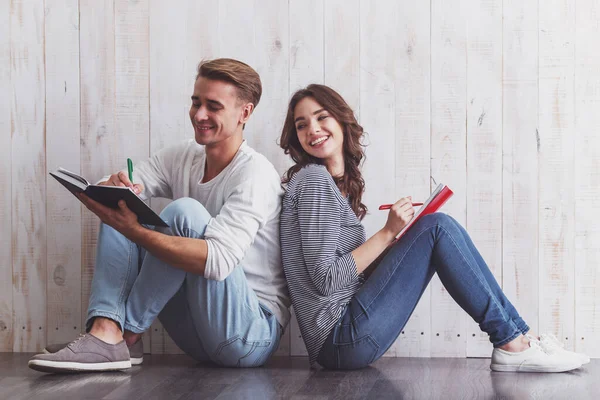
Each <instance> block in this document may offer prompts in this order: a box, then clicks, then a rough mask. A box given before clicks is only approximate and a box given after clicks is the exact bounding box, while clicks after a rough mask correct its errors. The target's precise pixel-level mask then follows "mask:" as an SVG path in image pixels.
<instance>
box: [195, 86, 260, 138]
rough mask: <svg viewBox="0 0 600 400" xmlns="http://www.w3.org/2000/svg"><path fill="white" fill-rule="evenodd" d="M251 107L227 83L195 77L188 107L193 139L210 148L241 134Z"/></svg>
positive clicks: (235, 89)
mask: <svg viewBox="0 0 600 400" xmlns="http://www.w3.org/2000/svg"><path fill="white" fill-rule="evenodd" d="M253 108H254V106H253V105H252V103H245V102H244V101H242V100H241V99H239V98H238V93H237V88H236V87H235V86H234V85H232V84H231V83H228V82H223V81H216V80H210V79H206V78H204V77H199V78H198V79H197V80H196V83H195V84H194V94H193V95H192V105H191V107H190V120H191V121H192V126H193V127H194V132H195V137H196V142H198V143H199V144H202V145H205V146H207V147H210V146H214V145H216V144H218V143H220V142H222V141H224V140H227V139H229V138H231V137H233V136H236V135H241V134H242V126H243V124H244V123H245V122H246V121H247V120H248V118H249V117H250V114H251V113H252V110H253Z"/></svg>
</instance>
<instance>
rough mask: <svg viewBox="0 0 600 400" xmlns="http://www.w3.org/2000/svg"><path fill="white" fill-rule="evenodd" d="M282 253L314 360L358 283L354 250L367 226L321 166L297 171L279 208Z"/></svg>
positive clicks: (285, 269) (305, 337)
mask: <svg viewBox="0 0 600 400" xmlns="http://www.w3.org/2000/svg"><path fill="white" fill-rule="evenodd" d="M280 223H281V229H280V237H281V254H282V261H283V269H284V272H285V276H286V279H287V282H288V288H289V291H290V296H291V298H292V304H293V305H294V309H295V310H296V317H297V318H298V324H299V325H300V332H301V333H302V337H303V339H304V343H305V344H306V348H307V350H308V355H309V359H310V363H311V365H312V364H313V363H314V362H315V360H316V358H317V356H318V354H319V351H320V349H321V347H322V346H323V343H324V342H325V339H326V338H327V336H328V335H329V333H330V332H331V330H332V329H333V327H334V325H335V324H336V322H337V321H338V320H339V319H340V317H341V315H342V312H343V311H344V309H345V307H346V305H347V304H348V303H349V302H350V300H351V299H352V297H353V296H354V294H355V293H356V292H357V290H358V289H359V288H360V285H361V279H359V276H358V273H357V270H356V263H355V261H354V257H353V256H352V254H351V251H353V250H354V249H356V248H357V247H358V246H360V245H361V244H363V243H364V242H365V229H364V227H363V225H362V224H361V223H360V221H359V219H358V218H357V217H356V215H355V214H354V212H353V211H352V208H351V207H350V203H349V202H348V199H346V198H345V197H344V196H343V195H342V194H341V192H340V191H339V189H338V188H337V186H336V185H335V182H334V181H333V178H332V177H331V175H330V174H329V172H328V171H327V169H326V168H325V167H324V166H322V165H316V164H311V165H308V166H306V167H304V168H303V169H301V170H300V171H298V172H297V173H296V174H295V175H294V176H293V177H292V179H291V180H290V182H289V183H288V185H287V190H286V194H285V196H284V198H283V208H282V213H281V219H280Z"/></svg>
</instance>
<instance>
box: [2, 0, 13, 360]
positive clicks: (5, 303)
mask: <svg viewBox="0 0 600 400" xmlns="http://www.w3.org/2000/svg"><path fill="white" fill-rule="evenodd" d="M9 10H10V3H9V2H7V1H3V2H1V3H0V93H10V90H11V80H10V70H11V59H10V40H11V35H10V11H9ZM0 132H4V133H3V134H0V186H1V187H2V188H4V190H2V192H1V193H0V352H3V351H12V349H13V320H12V314H13V312H12V310H13V298H12V271H13V267H12V248H11V244H12V239H11V238H12V186H11V183H12V154H11V138H12V135H13V127H12V125H11V98H10V97H9V96H0Z"/></svg>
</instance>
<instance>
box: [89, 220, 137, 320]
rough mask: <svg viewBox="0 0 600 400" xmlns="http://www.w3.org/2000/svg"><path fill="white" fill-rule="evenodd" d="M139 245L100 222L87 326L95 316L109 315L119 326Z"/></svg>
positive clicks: (133, 273)
mask: <svg viewBox="0 0 600 400" xmlns="http://www.w3.org/2000/svg"><path fill="white" fill-rule="evenodd" d="M139 261H140V248H139V247H138V246H137V245H136V244H135V243H133V242H132V241H130V240H129V239H127V238H126V237H125V236H123V235H122V234H121V233H119V232H118V231H116V230H114V229H113V228H111V227H110V226H108V225H105V224H101V225H100V233H99V236H98V246H97V253H96V267H95V269H94V277H93V279H92V292H91V295H90V303H89V306H88V313H87V321H86V330H87V331H89V329H90V328H91V324H92V322H93V319H94V318H95V317H105V318H110V319H111V320H113V321H115V322H116V323H118V324H119V327H120V328H121V330H123V325H124V321H125V313H126V312H125V304H126V301H127V297H128V296H129V293H130V291H131V288H132V287H133V284H134V282H135V280H136V277H137V274H138V268H139Z"/></svg>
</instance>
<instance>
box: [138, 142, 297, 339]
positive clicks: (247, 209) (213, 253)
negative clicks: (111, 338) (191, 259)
mask: <svg viewBox="0 0 600 400" xmlns="http://www.w3.org/2000/svg"><path fill="white" fill-rule="evenodd" d="M205 164H206V153H205V151H204V146H201V145H199V144H197V143H196V142H195V141H194V140H193V139H192V140H188V141H185V142H183V143H180V144H178V145H175V146H172V147H169V148H165V149H163V150H161V151H159V152H158V153H157V154H155V155H154V156H153V157H151V158H150V159H149V160H147V161H145V162H141V163H137V164H136V165H135V168H134V172H133V181H134V182H135V183H141V184H143V185H144V191H143V192H142V193H141V194H140V197H141V198H143V199H144V200H146V199H149V198H153V197H164V198H167V199H173V200H175V199H179V198H181V197H191V198H193V199H196V200H198V201H199V202H200V203H202V205H203V206H204V207H205V208H206V210H207V211H208V212H209V213H210V215H211V216H212V219H211V220H210V221H209V223H208V226H207V228H206V232H205V234H204V239H205V240H206V243H207V245H208V258H207V260H206V269H205V271H204V277H205V278H207V279H215V280H223V279H225V278H226V277H227V276H229V274H230V273H231V271H232V270H233V269H234V268H235V267H236V266H237V265H241V266H242V268H243V269H244V273H245V275H246V278H247V280H248V285H249V286H250V288H251V289H252V290H254V292H255V293H256V295H257V297H258V299H259V300H260V301H261V302H262V303H264V304H265V305H266V306H267V307H269V309H270V310H271V311H272V312H273V314H274V315H275V317H276V318H277V320H278V321H279V323H280V324H281V325H282V326H283V327H285V326H286V325H287V323H288V322H289V319H290V313H289V309H288V308H289V306H290V300H289V295H288V291H287V286H286V281H285V277H284V274H283V268H282V264H281V251H280V244H279V214H280V211H281V199H282V196H283V190H282V188H281V185H280V178H279V175H278V174H277V171H275V168H274V167H273V165H272V164H271V163H270V162H269V161H268V160H267V159H266V158H265V157H264V156H263V155H262V154H260V153H257V152H256V151H255V150H254V149H252V148H251V147H250V146H248V144H247V143H246V142H245V141H244V142H243V143H242V145H241V146H240V148H239V150H238V152H237V154H236V155H235V157H234V158H233V160H232V161H231V163H230V164H229V165H228V166H227V167H226V168H225V169H224V170H223V171H221V172H220V173H219V175H217V176H216V177H214V178H213V179H211V180H210V181H208V182H206V183H201V182H202V177H203V176H204V167H205Z"/></svg>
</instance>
